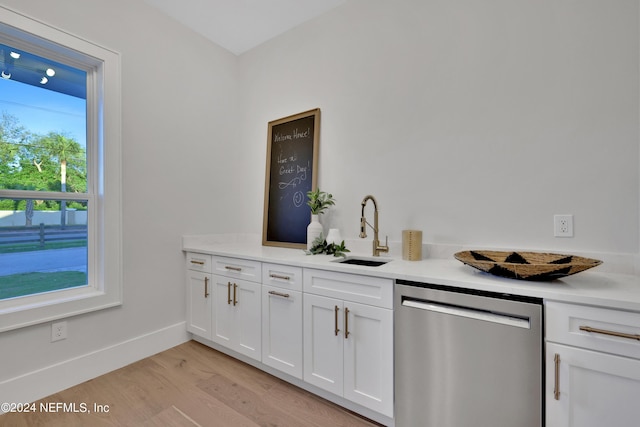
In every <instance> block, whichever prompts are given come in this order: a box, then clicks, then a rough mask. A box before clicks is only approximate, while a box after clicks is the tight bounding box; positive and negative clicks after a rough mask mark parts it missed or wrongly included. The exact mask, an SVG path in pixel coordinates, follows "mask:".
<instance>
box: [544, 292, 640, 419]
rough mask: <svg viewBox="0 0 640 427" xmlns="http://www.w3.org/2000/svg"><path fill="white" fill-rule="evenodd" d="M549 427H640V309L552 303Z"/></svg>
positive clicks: (548, 360)
mask: <svg viewBox="0 0 640 427" xmlns="http://www.w3.org/2000/svg"><path fill="white" fill-rule="evenodd" d="M545 316H546V340H547V343H546V381H545V383H546V390H545V395H546V425H547V427H601V426H607V425H608V426H616V427H631V426H633V427H635V426H637V425H638V416H637V410H636V406H635V405H637V403H638V397H639V396H640V341H639V339H640V313H634V312H626V311H617V310H610V309H604V308H596V307H586V306H580V305H573V304H564V303H555V302H547V303H546V304H545Z"/></svg>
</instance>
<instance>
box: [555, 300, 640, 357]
mask: <svg viewBox="0 0 640 427" xmlns="http://www.w3.org/2000/svg"><path fill="white" fill-rule="evenodd" d="M545 324H546V334H545V336H546V339H547V341H554V342H558V343H562V344H569V345H573V346H576V347H583V348H588V349H592V350H598V351H603V352H606V353H612V354H619V355H621V356H628V357H634V358H636V359H640V341H639V340H638V338H640V313H635V312H629V311H622V310H612V309H607V308H599V307H589V306H581V305H574V304H565V303H559V302H553V301H550V302H546V303H545Z"/></svg>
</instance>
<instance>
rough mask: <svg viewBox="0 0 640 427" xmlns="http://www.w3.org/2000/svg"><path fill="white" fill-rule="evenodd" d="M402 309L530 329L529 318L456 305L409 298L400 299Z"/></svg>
mask: <svg viewBox="0 0 640 427" xmlns="http://www.w3.org/2000/svg"><path fill="white" fill-rule="evenodd" d="M402 306H403V307H412V308H417V309H420V310H426V311H431V312H435V313H441V314H448V315H452V316H458V317H466V318H468V319H475V320H482V321H485V322H492V323H499V324H502V325H507V326H515V327H517V328H523V329H531V325H530V322H529V318H526V317H524V318H523V317H517V316H512V315H509V314H503V313H494V312H491V311H486V310H481V309H474V308H469V307H462V306H457V305H449V304H440V303H437V302H433V301H424V300H419V299H413V298H409V297H402Z"/></svg>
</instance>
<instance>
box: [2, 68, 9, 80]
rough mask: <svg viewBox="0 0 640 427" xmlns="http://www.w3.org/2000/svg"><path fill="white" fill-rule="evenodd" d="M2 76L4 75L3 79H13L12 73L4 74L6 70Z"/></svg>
mask: <svg viewBox="0 0 640 427" xmlns="http://www.w3.org/2000/svg"><path fill="white" fill-rule="evenodd" d="M1 75H2V78H3V79H10V78H11V73H9V74H7V73H5V72H4V70H2V74H1Z"/></svg>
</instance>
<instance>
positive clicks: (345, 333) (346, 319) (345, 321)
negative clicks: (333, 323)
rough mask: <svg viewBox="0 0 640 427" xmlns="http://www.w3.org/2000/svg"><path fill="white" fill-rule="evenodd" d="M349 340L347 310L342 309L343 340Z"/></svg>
mask: <svg viewBox="0 0 640 427" xmlns="http://www.w3.org/2000/svg"><path fill="white" fill-rule="evenodd" d="M347 338H349V309H348V308H346V307H345V309H344V339H345V340H346V339H347Z"/></svg>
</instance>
